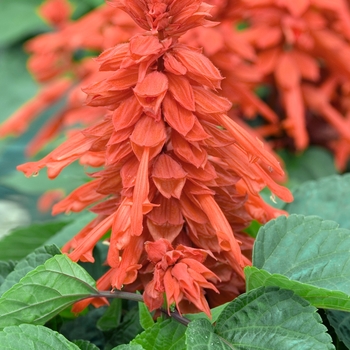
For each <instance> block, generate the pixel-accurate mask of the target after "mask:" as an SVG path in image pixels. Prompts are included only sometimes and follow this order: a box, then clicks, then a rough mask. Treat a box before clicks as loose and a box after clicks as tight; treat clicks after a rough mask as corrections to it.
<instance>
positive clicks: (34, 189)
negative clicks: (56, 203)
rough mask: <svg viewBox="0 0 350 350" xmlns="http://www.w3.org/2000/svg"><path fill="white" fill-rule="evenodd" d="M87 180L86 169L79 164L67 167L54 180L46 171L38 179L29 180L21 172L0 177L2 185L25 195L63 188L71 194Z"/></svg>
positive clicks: (42, 171)
mask: <svg viewBox="0 0 350 350" xmlns="http://www.w3.org/2000/svg"><path fill="white" fill-rule="evenodd" d="M86 179H87V175H86V174H85V171H84V167H83V166H81V165H80V164H79V163H78V162H74V163H72V164H70V165H68V166H67V167H65V168H64V169H63V170H62V172H61V173H60V176H58V177H57V178H56V179H54V180H51V179H49V178H48V176H47V170H46V169H42V170H41V171H40V173H39V175H38V176H36V177H30V178H27V177H25V176H24V175H23V173H21V172H19V171H16V172H13V173H11V176H6V177H5V176H2V177H0V181H1V183H2V184H4V185H5V186H8V187H10V188H13V189H16V190H17V191H18V192H21V193H23V194H42V193H43V191H47V190H53V189H57V188H63V189H65V190H66V191H67V192H70V191H73V190H74V189H76V188H77V187H79V186H81V184H82V183H83V182H85V181H86Z"/></svg>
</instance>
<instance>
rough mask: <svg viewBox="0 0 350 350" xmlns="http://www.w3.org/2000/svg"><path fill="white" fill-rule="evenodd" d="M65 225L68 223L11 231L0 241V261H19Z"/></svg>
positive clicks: (32, 226) (40, 225) (50, 223)
mask: <svg viewBox="0 0 350 350" xmlns="http://www.w3.org/2000/svg"><path fill="white" fill-rule="evenodd" d="M67 224H68V222H48V223H42V224H33V225H31V226H29V227H22V228H18V229H15V230H13V231H12V232H11V233H10V234H8V235H7V236H5V237H3V238H2V239H1V240H0V246H1V259H3V260H20V259H22V258H24V257H25V256H27V255H28V254H29V253H31V252H32V251H33V250H34V249H36V248H38V247H40V246H41V245H43V244H44V243H45V242H46V241H47V240H48V239H49V238H50V237H52V236H53V235H54V234H56V233H57V232H59V231H60V230H61V229H62V228H63V227H64V226H66V225H67Z"/></svg>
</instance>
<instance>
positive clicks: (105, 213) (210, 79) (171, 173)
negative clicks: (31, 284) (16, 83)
mask: <svg viewBox="0 0 350 350" xmlns="http://www.w3.org/2000/svg"><path fill="white" fill-rule="evenodd" d="M113 4H114V5H115V6H117V7H120V8H122V9H123V10H125V11H126V12H127V13H129V14H130V15H131V16H132V17H133V18H134V19H135V21H136V22H137V23H138V24H139V25H140V26H141V27H142V28H144V29H146V31H145V32H144V33H141V34H137V35H134V36H133V37H132V38H131V39H130V41H129V42H127V43H123V44H119V45H117V46H115V47H113V48H110V49H107V50H106V51H105V52H103V53H102V54H101V55H100V57H99V58H98V59H97V62H98V63H99V65H100V69H101V70H103V71H104V75H103V76H101V79H100V80H96V81H94V82H93V83H91V84H90V85H89V86H87V87H86V88H85V92H86V93H87V95H88V97H87V103H88V104H89V105H90V106H94V107H100V108H104V109H106V110H107V109H108V110H109V112H106V115H105V117H104V119H103V120H98V121H97V122H96V123H95V124H94V125H93V126H90V127H88V128H85V129H83V130H82V131H78V132H76V133H74V134H72V135H71V136H70V138H69V139H68V140H67V141H66V142H65V143H63V144H62V145H61V146H59V147H58V148H57V149H55V150H54V151H53V152H51V153H50V154H49V155H47V156H46V157H45V158H43V159H42V160H40V161H38V162H31V163H27V164H24V165H21V166H19V167H18V168H19V169H20V170H22V171H23V172H25V174H26V175H27V176H28V175H31V174H33V173H37V172H38V171H39V170H40V169H41V168H43V167H45V166H46V167H47V168H48V174H49V176H50V177H51V178H54V177H55V176H57V175H58V174H59V172H60V171H61V169H62V168H64V167H65V166H67V165H68V164H70V163H71V162H73V161H75V160H78V159H79V160H80V161H81V162H82V163H84V164H87V165H91V166H101V165H103V166H104V167H103V169H102V170H99V171H97V172H96V173H93V174H91V176H92V177H94V178H95V180H93V181H92V182H90V183H89V184H85V185H83V186H81V187H80V188H79V189H77V190H75V191H73V192H72V193H71V194H70V195H69V196H68V197H67V198H66V199H64V200H63V201H61V202H60V203H58V204H56V205H55V207H54V212H55V213H58V212H64V211H79V210H82V209H84V208H85V207H86V206H89V205H94V206H93V207H92V208H91V210H92V211H94V212H95V213H97V214H98V216H97V218H96V219H94V220H93V221H92V222H90V223H89V224H88V225H87V226H86V227H85V228H83V229H82V230H81V232H79V233H78V235H77V236H76V237H75V238H73V239H72V240H71V241H70V242H68V243H67V244H66V245H65V247H64V248H63V250H64V251H65V252H66V253H68V254H69V256H70V257H71V259H72V260H74V261H78V260H82V261H93V254H92V251H93V248H94V246H95V245H96V243H97V242H98V241H99V240H100V239H101V238H102V237H105V239H108V241H109V251H108V256H107V263H108V265H109V266H110V270H109V271H108V272H107V274H106V279H108V281H109V283H110V285H111V287H112V288H116V289H121V288H126V287H127V286H128V285H129V286H141V288H142V289H144V291H145V302H146V304H147V305H148V306H149V307H150V308H151V309H153V308H156V307H159V306H160V303H161V300H162V298H161V294H162V293H163V292H165V293H166V297H167V302H168V306H170V304H172V303H175V304H176V305H177V307H178V308H179V311H182V312H185V311H186V310H188V308H187V306H186V305H188V303H190V304H192V306H193V308H194V309H196V310H197V311H198V310H202V311H204V312H206V313H207V314H210V309H209V305H217V304H220V303H223V302H226V301H228V300H231V299H232V298H233V297H235V296H236V295H237V293H238V291H239V290H241V289H242V281H243V267H244V266H246V265H248V264H250V260H249V259H250V256H251V248H252V240H251V239H250V238H249V237H247V236H246V235H245V234H244V233H242V229H243V228H245V227H247V226H248V225H249V223H250V222H251V220H252V219H259V220H260V221H266V220H268V219H271V218H273V217H275V216H277V215H279V214H281V213H282V212H281V211H279V210H276V209H273V208H270V207H268V206H267V205H266V204H264V202H263V201H262V200H261V198H260V195H259V192H260V191H261V190H262V189H263V188H264V187H265V186H268V187H269V188H270V190H271V191H272V192H273V193H274V194H276V195H277V196H279V197H280V198H281V199H283V200H285V201H291V200H292V195H291V194H290V192H289V191H288V190H287V189H285V188H283V187H282V186H279V185H277V184H276V183H275V182H274V181H273V179H272V178H271V173H272V174H275V173H276V174H280V175H282V174H283V171H282V169H281V167H280V164H279V162H278V161H277V160H276V159H275V158H274V157H273V156H272V155H271V154H270V153H269V152H268V151H267V150H266V149H264V147H263V144H262V143H261V142H259V141H258V140H256V139H254V138H252V137H251V136H250V135H249V134H248V132H247V131H245V130H244V129H243V128H242V127H241V126H239V125H238V124H237V123H235V122H234V121H233V120H232V119H231V118H230V117H228V116H227V112H228V110H229V109H230V108H231V103H230V102H229V101H228V100H227V99H226V98H223V97H220V96H219V95H218V94H217V92H216V91H217V90H218V89H220V84H221V81H222V79H223V77H222V76H221V74H220V72H219V70H218V69H217V68H216V67H215V66H214V65H213V64H212V63H211V61H210V60H209V59H208V58H207V57H205V56H204V55H203V54H202V53H201V51H200V50H197V49H195V48H193V47H189V46H187V45H185V44H183V43H180V42H179V40H178V38H179V37H180V36H181V35H182V34H183V33H184V32H185V31H186V30H188V29H189V28H194V27H196V26H200V25H204V24H205V25H207V24H208V22H207V20H206V19H205V17H206V16H207V15H208V11H209V6H207V5H206V4H204V3H202V2H201V1H193V0H186V1H176V0H168V1H162V2H160V1H156V0H153V1H152V0H147V1H146V0H133V1H114V2H113ZM146 241H147V242H148V243H146V245H145V244H144V243H145V242H146ZM173 246H174V247H177V248H176V249H173V248H172V247H173ZM241 247H244V249H242V248H241ZM146 254H147V256H148V259H149V262H148V261H147V259H146V258H145V256H146ZM163 257H164V259H163ZM210 267H213V268H215V271H217V274H216V273H214V272H213V271H211V270H210ZM150 273H152V276H153V277H150V276H149V274H150ZM106 279H104V281H106ZM219 280H221V282H220V288H221V289H222V290H223V291H224V293H223V294H222V297H221V298H220V296H219V297H218V296H216V295H215V294H216V293H214V294H213V293H208V296H207V298H206V296H205V294H204V290H205V289H208V290H211V291H214V292H220V288H218V289H217V288H216V287H214V285H213V284H212V282H214V283H216V282H218V281H219ZM209 281H210V282H209ZM235 283H236V284H235ZM227 284H233V285H234V287H233V288H232V289H231V292H230V291H229V288H228V287H227ZM153 287H154V288H153ZM130 288H131V287H130ZM211 299H212V300H211Z"/></svg>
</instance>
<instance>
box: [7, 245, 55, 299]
mask: <svg viewBox="0 0 350 350" xmlns="http://www.w3.org/2000/svg"><path fill="white" fill-rule="evenodd" d="M57 254H61V252H60V250H59V249H58V248H57V247H56V246H55V245H50V246H45V247H40V248H37V249H35V250H34V251H33V252H32V253H30V254H29V255H28V256H26V257H25V258H23V259H22V260H21V261H19V262H18V264H17V265H15V266H14V268H13V270H12V271H11V273H9V274H8V275H7V276H6V278H5V280H4V282H3V283H2V284H1V286H0V296H1V295H2V294H3V293H4V292H6V291H7V290H8V289H10V288H11V287H12V286H13V285H14V284H16V283H18V282H19V281H20V280H21V278H22V277H24V276H25V275H26V274H27V273H28V272H30V271H31V270H33V269H35V268H36V267H38V266H40V265H42V264H44V263H45V261H46V260H48V259H50V258H52V257H53V256H55V255H57Z"/></svg>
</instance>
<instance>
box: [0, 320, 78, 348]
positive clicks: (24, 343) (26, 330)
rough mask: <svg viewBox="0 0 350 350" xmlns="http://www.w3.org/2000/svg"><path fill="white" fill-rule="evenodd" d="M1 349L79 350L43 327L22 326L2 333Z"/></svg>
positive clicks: (61, 336)
mask: <svg viewBox="0 0 350 350" xmlns="http://www.w3.org/2000/svg"><path fill="white" fill-rule="evenodd" d="M0 344H1V349H6V350H7V349H8V350H10V349H11V350H24V349H25V350H48V349H53V350H79V347H78V346H77V345H75V344H73V343H71V342H69V341H68V340H67V339H66V338H65V337H64V336H63V335H61V334H59V333H57V332H55V331H53V330H51V329H49V328H46V327H43V326H34V325H30V324H22V325H19V326H11V327H6V328H4V330H3V331H1V332H0Z"/></svg>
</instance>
